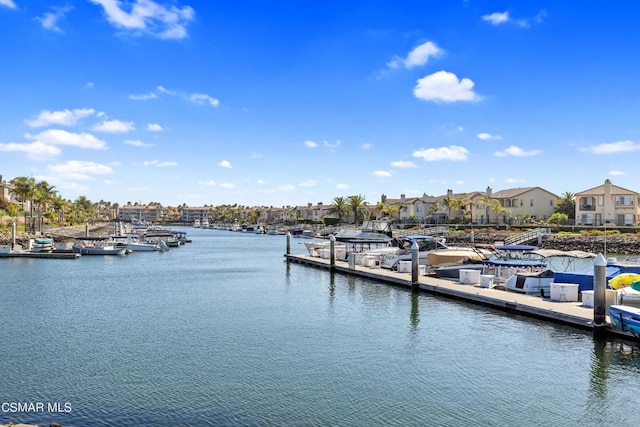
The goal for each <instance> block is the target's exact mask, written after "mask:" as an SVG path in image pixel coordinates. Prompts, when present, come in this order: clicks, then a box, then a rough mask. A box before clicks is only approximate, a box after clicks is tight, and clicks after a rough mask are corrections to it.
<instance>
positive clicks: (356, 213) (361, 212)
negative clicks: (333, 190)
mask: <svg viewBox="0 0 640 427" xmlns="http://www.w3.org/2000/svg"><path fill="white" fill-rule="evenodd" d="M348 199H349V207H350V208H351V213H352V214H353V220H354V222H355V224H356V225H358V224H359V223H360V220H361V219H362V220H364V219H365V218H366V216H367V214H368V213H369V210H368V209H367V205H368V203H367V202H366V201H365V197H364V196H362V195H360V194H358V195H354V196H349V197H348Z"/></svg>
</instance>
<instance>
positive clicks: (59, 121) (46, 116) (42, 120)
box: [25, 108, 96, 128]
mask: <svg viewBox="0 0 640 427" xmlns="http://www.w3.org/2000/svg"><path fill="white" fill-rule="evenodd" d="M95 112H96V111H95V110H94V109H93V108H77V109H75V110H69V109H65V110H61V111H49V110H42V111H41V112H40V114H39V115H38V117H36V118H35V119H30V120H25V123H26V124H27V125H29V126H30V127H32V128H38V127H44V126H51V125H61V126H75V125H76V124H77V123H78V121H80V120H81V119H83V118H84V117H87V116H91V115H93V114H95Z"/></svg>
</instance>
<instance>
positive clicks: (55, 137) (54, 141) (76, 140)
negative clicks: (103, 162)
mask: <svg viewBox="0 0 640 427" xmlns="http://www.w3.org/2000/svg"><path fill="white" fill-rule="evenodd" d="M25 137H26V138H27V139H33V140H36V141H41V142H43V143H45V144H50V145H71V146H73V147H78V148H89V149H92V150H106V142H104V141H103V140H101V139H98V138H96V137H95V136H93V135H91V134H90V133H85V132H82V133H73V132H67V131H66V130H62V129H48V130H45V131H44V132H40V133H39V134H37V135H30V134H25Z"/></svg>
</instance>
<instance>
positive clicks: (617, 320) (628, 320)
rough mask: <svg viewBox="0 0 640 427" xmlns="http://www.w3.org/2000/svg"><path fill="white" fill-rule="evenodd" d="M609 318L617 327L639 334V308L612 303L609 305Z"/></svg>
mask: <svg viewBox="0 0 640 427" xmlns="http://www.w3.org/2000/svg"><path fill="white" fill-rule="evenodd" d="M609 318H610V319H611V322H612V323H613V324H614V325H615V326H616V327H617V328H619V329H621V330H623V331H629V332H631V333H633V334H634V335H640V308H638V307H629V306H626V305H612V306H611V307H609Z"/></svg>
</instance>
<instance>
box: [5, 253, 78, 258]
mask: <svg viewBox="0 0 640 427" xmlns="http://www.w3.org/2000/svg"><path fill="white" fill-rule="evenodd" d="M0 258H47V259H78V258H80V254H76V253H73V252H66V251H65V252H56V251H53V252H29V251H16V252H8V253H2V252H0Z"/></svg>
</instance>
